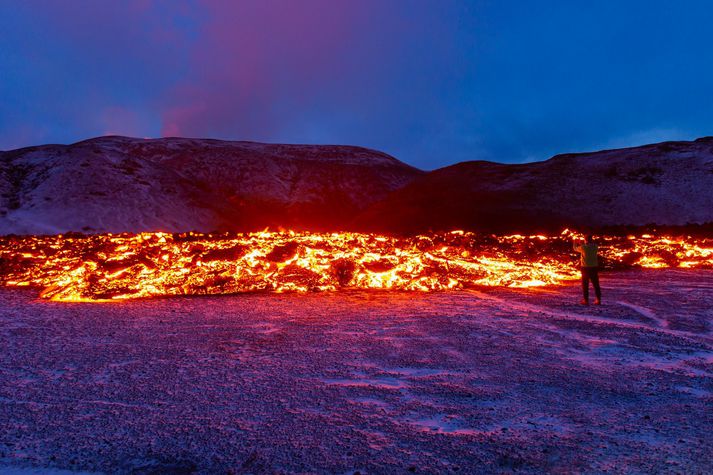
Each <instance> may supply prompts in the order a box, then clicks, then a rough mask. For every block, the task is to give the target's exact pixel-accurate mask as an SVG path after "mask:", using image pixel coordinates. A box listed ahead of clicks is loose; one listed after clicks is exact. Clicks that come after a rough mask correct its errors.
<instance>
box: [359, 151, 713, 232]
mask: <svg viewBox="0 0 713 475" xmlns="http://www.w3.org/2000/svg"><path fill="white" fill-rule="evenodd" d="M706 222H713V137H706V138H702V139H698V140H695V141H693V142H664V143H659V144H653V145H645V146H641V147H632V148H623V149H617V150H606V151H601V152H594V153H581V154H566V155H557V156H555V157H553V158H551V159H549V160H547V161H544V162H535V163H527V164H517V165H504V164H500V163H492V162H484V161H474V162H463V163H458V164H456V165H452V166H449V167H445V168H441V169H439V170H435V171H433V172H430V173H428V174H425V175H423V176H421V177H419V178H417V179H416V180H414V181H412V182H411V183H409V184H408V185H406V186H405V187H403V188H401V189H399V190H397V191H395V192H393V193H391V194H390V195H389V196H387V197H386V198H385V199H384V200H382V201H380V202H378V203H375V204H374V205H372V206H371V207H370V208H369V209H367V210H366V211H365V212H364V213H362V214H361V215H360V216H359V217H358V218H357V221H356V222H355V226H356V227H359V228H362V229H375V230H385V229H386V230H388V231H391V232H399V233H413V232H421V231H426V230H429V229H432V230H451V229H476V230H488V231H508V232H509V231H536V230H543V231H547V230H550V231H551V230H559V229H561V228H563V227H565V226H570V227H571V226H575V227H580V228H594V229H596V228H601V227H605V226H620V225H646V224H660V225H686V224H689V223H706Z"/></svg>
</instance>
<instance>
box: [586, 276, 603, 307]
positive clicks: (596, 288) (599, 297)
mask: <svg viewBox="0 0 713 475" xmlns="http://www.w3.org/2000/svg"><path fill="white" fill-rule="evenodd" d="M589 277H590V278H591V279H592V285H593V286H594V293H595V294H596V296H597V303H601V301H602V289H601V288H600V287H599V271H598V270H597V269H592V272H591V273H590V274H589Z"/></svg>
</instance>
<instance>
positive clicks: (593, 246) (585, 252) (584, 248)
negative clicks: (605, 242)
mask: <svg viewBox="0 0 713 475" xmlns="http://www.w3.org/2000/svg"><path fill="white" fill-rule="evenodd" d="M572 245H573V247H574V250H575V251H577V252H578V253H579V254H580V257H579V263H580V266H581V269H582V294H583V298H582V302H581V303H582V305H589V281H590V280H591V281H592V285H593V286H594V293H595V294H596V296H597V300H595V301H594V304H595V305H601V303H602V290H601V289H600V288H599V260H598V259H597V250H598V249H599V246H597V243H595V242H594V239H593V238H592V235H591V234H588V235H587V237H586V239H585V242H584V243H582V244H578V243H577V241H572Z"/></svg>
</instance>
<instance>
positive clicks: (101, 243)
mask: <svg viewBox="0 0 713 475" xmlns="http://www.w3.org/2000/svg"><path fill="white" fill-rule="evenodd" d="M573 236H575V234H574V233H571V232H570V231H564V232H563V233H562V234H560V235H555V236H541V235H537V236H520V235H512V236H495V235H484V234H474V233H469V232H463V231H453V232H450V233H439V234H430V235H422V236H416V237H409V238H399V237H387V236H380V235H373V234H358V233H335V234H318V233H294V232H283V233H275V232H261V233H250V234H232V235H228V234H221V235H215V234H196V233H183V234H168V233H142V234H121V235H112V234H102V235H92V236H74V235H68V236H62V235H58V236H42V237H40V236H31V237H0V284H2V285H6V286H33V287H40V288H42V289H43V290H42V293H41V295H42V297H44V298H49V299H52V300H59V301H102V300H117V299H130V298H141V297H153V296H166V295H189V294H227V293H235V292H245V291H257V290H272V291H278V292H281V291H312V290H336V289H341V288H346V289H399V290H423V291H427V290H446V289H462V288H467V287H475V286H507V287H532V286H544V285H555V284H559V283H562V282H564V281H567V280H571V279H576V278H577V277H578V275H579V274H578V269H577V259H576V256H575V253H573V251H572V246H571V238H572V237H573ZM599 241H600V244H601V249H600V255H601V256H602V257H603V260H604V262H605V264H606V267H609V268H627V267H653V268H656V267H683V268H713V239H696V238H691V237H686V238H680V239H679V238H676V239H674V238H671V237H654V236H650V235H642V236H638V237H637V236H628V237H613V236H604V237H601V238H600V239H599Z"/></svg>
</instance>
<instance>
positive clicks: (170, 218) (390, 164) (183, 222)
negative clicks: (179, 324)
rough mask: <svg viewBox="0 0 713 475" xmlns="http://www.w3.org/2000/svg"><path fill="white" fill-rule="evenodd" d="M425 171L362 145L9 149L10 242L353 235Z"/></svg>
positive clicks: (103, 144) (5, 186)
mask: <svg viewBox="0 0 713 475" xmlns="http://www.w3.org/2000/svg"><path fill="white" fill-rule="evenodd" d="M421 174H423V172H421V171H420V170H417V169H416V168H413V167H411V166H409V165H406V164H404V163H402V162H400V161H398V160H396V159H395V158H393V157H391V156H389V155H386V154H384V153H381V152H377V151H374V150H369V149H366V148H361V147H347V146H317V145H279V144H275V145H273V144H261V143H253V142H227V141H220V140H199V139H185V138H164V139H156V140H143V139H134V138H128V137H114V136H111V137H99V138H95V139H91V140H86V141H83V142H79V143H76V144H72V145H43V146H38V147H28V148H23V149H19V150H13V151H8V152H2V153H0V234H9V233H22V234H26V233H33V234H36V233H58V232H66V231H82V232H121V231H134V232H136V231H156V230H163V231H188V230H195V231H206V232H207V231H213V230H238V231H250V230H261V229H264V228H265V227H270V228H272V229H277V228H293V229H314V230H335V229H342V228H344V227H345V226H347V224H348V223H350V222H351V221H352V220H353V219H354V217H355V216H356V215H357V214H358V213H359V212H361V211H363V210H364V209H366V208H367V207H368V206H369V205H371V204H372V203H374V202H376V201H378V200H380V199H383V198H385V197H386V195H387V194H389V193H390V192H392V191H394V190H396V189H398V188H400V187H402V186H404V185H405V184H407V183H409V182H410V181H411V180H412V179H414V178H415V177H417V176H420V175H421Z"/></svg>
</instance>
